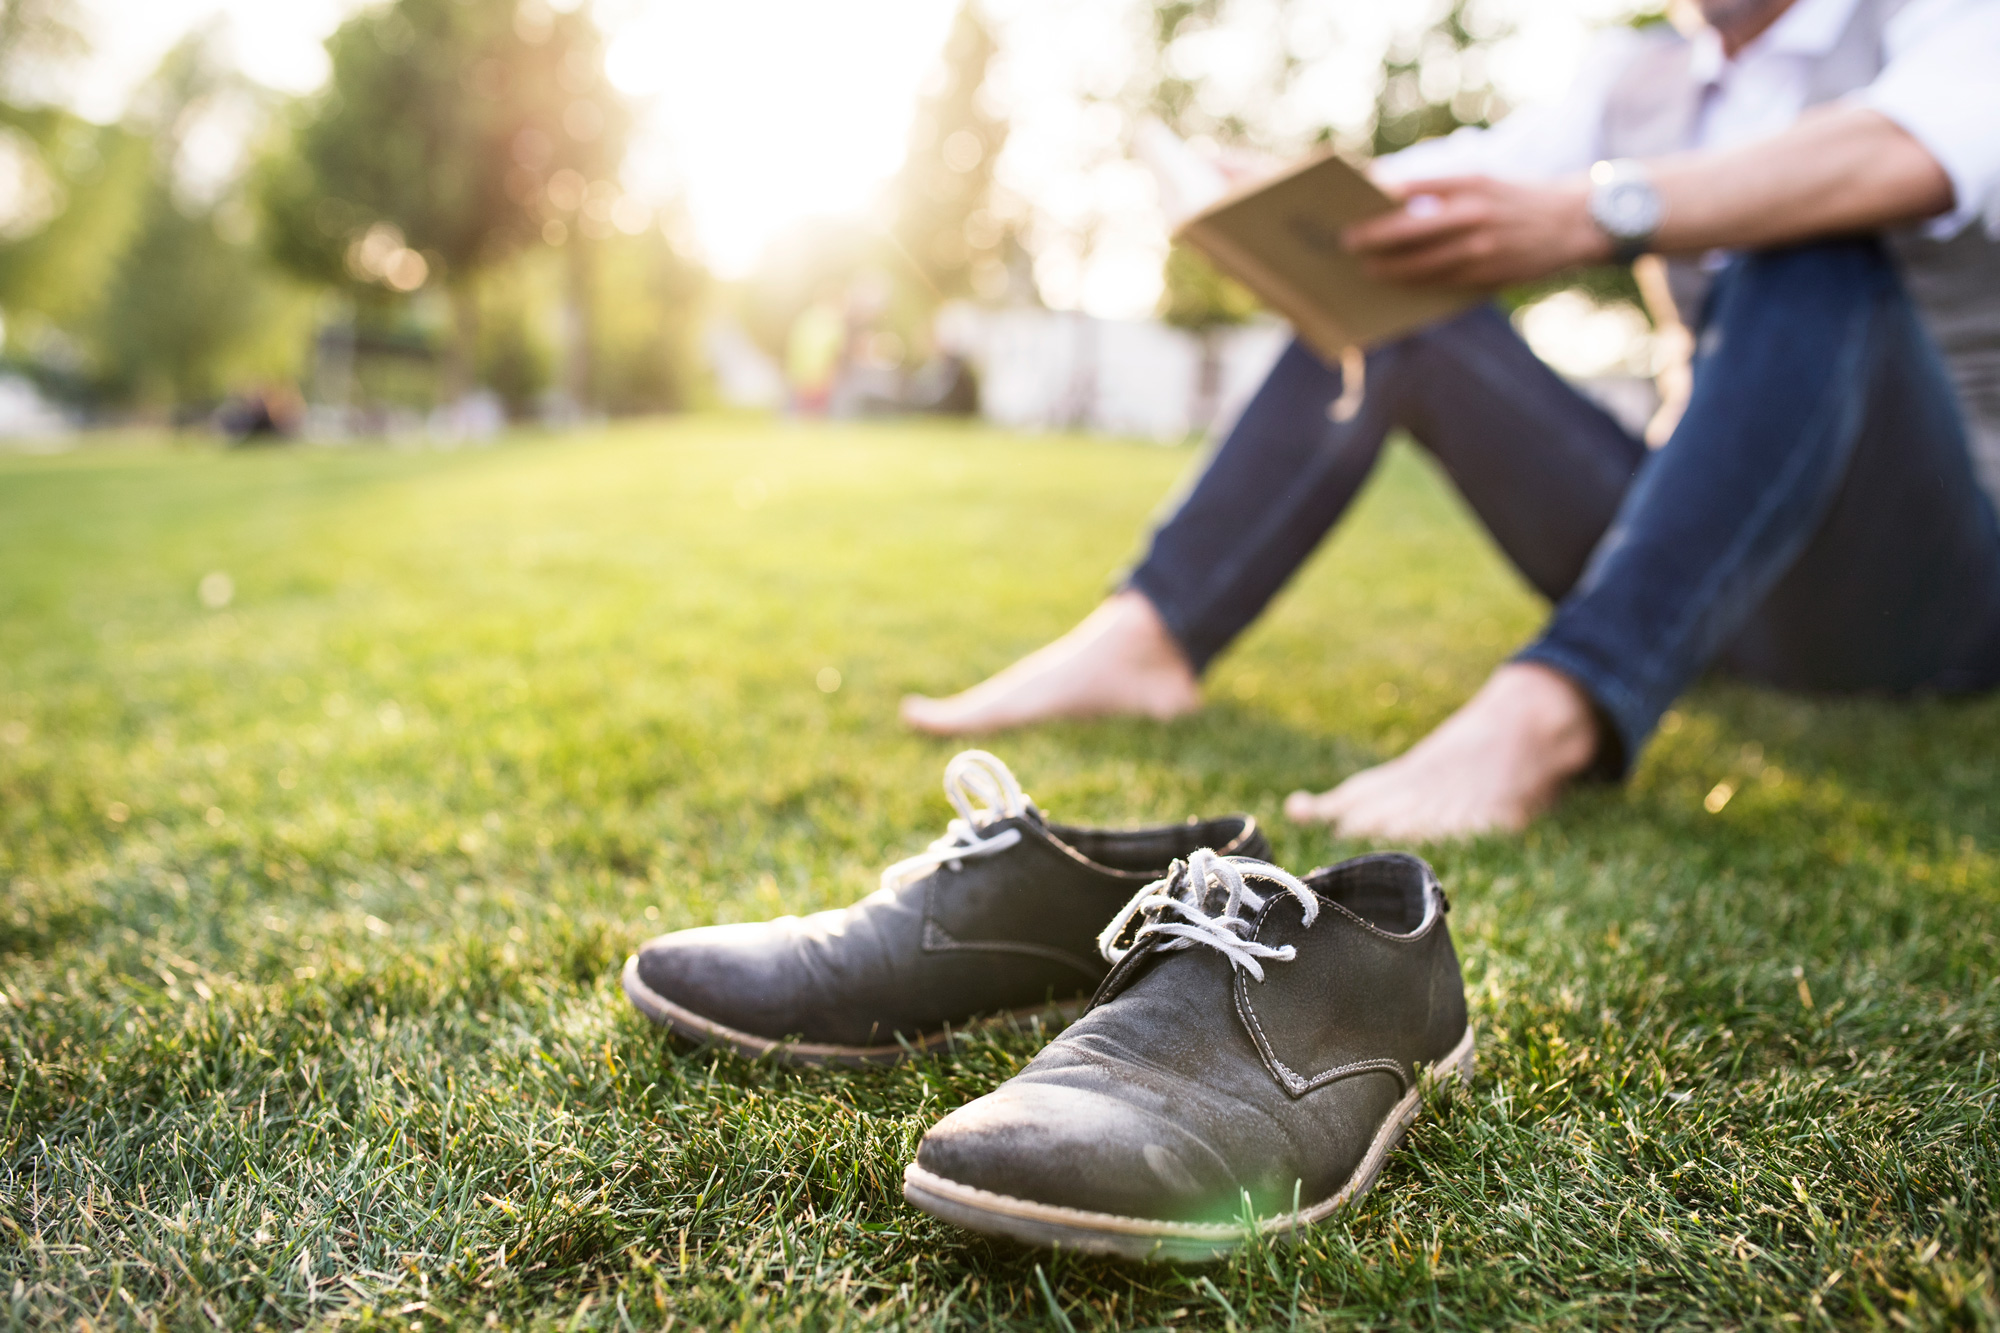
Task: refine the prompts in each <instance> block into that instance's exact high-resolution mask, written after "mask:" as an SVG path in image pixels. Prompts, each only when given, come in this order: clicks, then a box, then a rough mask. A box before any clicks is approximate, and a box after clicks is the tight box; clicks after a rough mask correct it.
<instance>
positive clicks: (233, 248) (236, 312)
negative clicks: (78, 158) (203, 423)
mask: <svg viewBox="0 0 2000 1333" xmlns="http://www.w3.org/2000/svg"><path fill="white" fill-rule="evenodd" d="M215 38H216V34H215V32H214V30H210V31H208V32H204V33H197V34H196V35H194V36H192V37H190V38H188V39H186V40H185V41H183V42H181V43H180V44H179V45H178V46H176V47H175V48H174V49H173V50H172V51H171V52H169V53H168V55H167V57H166V58H165V60H163V61H162V62H161V65H160V68H159V70H158V72H156V73H155V74H154V75H153V77H152V78H151V79H150V80H149V81H148V82H147V84H146V85H145V86H144V87H143V88H142V89H141V90H140V93H139V96H138V97H137V98H136V99H135V104H134V107H133V111H132V113H131V115H130V116H129V117H128V125H129V126H131V127H132V128H135V129H137V130H139V131H140V132H141V133H142V134H143V136H144V138H145V141H146V143H147V146H148V148H149V150H150V151H149V153H148V158H147V160H148V170H147V173H146V176H145V184H144V188H143V190H142V191H141V194H140V199H139V206H138V215H137V219H136V226H135V228H134V231H133V234H132V236H131V239H130V241H129V243H128V244H127V245H126V246H124V247H123V249H122V253H119V254H118V257H117V262H116V264H115V266H114V267H113V268H112V269H111V271H110V273H109V274H108V276H107V280H106V281H105V283H104V285H103V288H102V290H101V291H100V293H99V294H98V299H97V300H96V301H95V302H94V303H93V306H92V309H91V311H90V313H89V315H88V316H87V317H86V318H84V319H83V320H81V321H79V322H78V327H79V328H80V330H81V331H82V332H83V333H84V335H85V338H86V340H87V345H88V346H89V347H90V349H91V353H92V359H93V361H94V363H95V370H94V375H95V379H96V380H97V382H98V384H99V386H100V389H101V390H102V391H103V392H104V393H105V394H106V395H107V396H108V397H109V398H111V399H113V400H115V401H122V402H130V403H137V404H140V405H142V406H147V407H151V408H153V409H156V410H165V409H169V408H172V407H176V406H180V405H186V404H195V403H206V402H212V401H214V400H215V399H217V398H219V397H221V396H222V395H223V394H224V393H226V392H228V391H230V390H232V389H238V388H244V387H249V386H253V385H255V384H257V383H259V382H262V381H272V380H284V381H290V380H293V379H295V378H296V377H297V374H298V372H299V369H300V363H301V361H302V359H303V356H304V353H305V350H306V341H307V334H308V331H309V326H310V319H311V313H312V306H311V300H310V297H309V295H308V294H307V293H306V292H305V291H304V290H303V289H302V288H300V287H299V286H298V285H297V284H295V283H293V282H291V281H288V280H287V279H286V278H285V277H284V276H283V275H282V274H279V273H276V272H274V271H272V269H271V268H270V266H269V264H268V262H267V261H266V260H265V257H264V255H263V252H262V250H261V248H260V247H259V246H258V245H257V244H256V234H255V228H256V222H255V217H254V215H253V214H252V213H251V211H250V209H249V207H248V206H247V204H246V201H245V200H244V198H243V196H242V179H241V175H240V170H238V169H237V168H236V165H235V164H233V163H232V162H230V161H229V160H228V159H227V158H224V159H222V160H219V161H218V160H206V159H205V158H204V155H203V154H202V153H201V152H199V151H197V150H196V148H195V144H194V140H195V138H196V136H197V135H199V134H201V132H202V129H203V127H204V126H205V125H214V124H217V123H221V124H223V125H225V126H227V125H233V126H235V127H236V128H237V129H238V130H239V132H249V127H251V126H254V125H255V124H257V123H259V122H261V121H266V120H267V119H268V117H267V113H268V110H269V106H270V102H271V98H270V96H269V95H268V94H267V93H265V92H264V91H263V90H262V89H259V88H258V87H256V86H255V85H254V84H252V83H250V82H249V81H248V80H247V79H245V78H244V77H243V76H242V75H241V74H238V73H237V72H236V71H235V70H234V69H233V68H231V67H230V66H229V65H228V63H227V62H226V60H225V59H224V58H223V56H222V54H221V53H220V51H219V50H218V43H217V41H216V39H215Z"/></svg>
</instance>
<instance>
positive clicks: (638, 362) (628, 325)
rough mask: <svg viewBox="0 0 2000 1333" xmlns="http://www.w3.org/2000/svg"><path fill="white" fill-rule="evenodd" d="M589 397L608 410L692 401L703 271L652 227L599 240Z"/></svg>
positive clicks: (654, 408)
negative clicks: (593, 351) (593, 346)
mask: <svg viewBox="0 0 2000 1333" xmlns="http://www.w3.org/2000/svg"><path fill="white" fill-rule="evenodd" d="M592 281H593V282H594V283H595V285H596V292H595V296H596V298H597V299H596V300H594V301H593V302H592V303H591V308H592V309H593V311H594V312H595V324H596V327H595V328H594V330H593V342H594V343H595V352H596V354H595V355H594V356H593V358H592V361H591V373H592V383H591V384H590V386H589V388H590V401H592V402H593V403H595V404H597V405H598V406H600V407H602V408H603V409H604V410H605V411H607V412H615V413H633V412H662V411H674V410H678V409H680V408H685V407H688V406H690V405H692V403H693V401H694V399H695V397H696V394H697V385H696V383H695V379H694V374H693V367H694V366H696V365H697V364H699V362H700V359H701V352H700V348H699V346H698V342H699V338H700V331H701V330H700V324H699V320H698V314H699V312H700V311H701V310H702V309H703V307H704V304H705V303H704V301H703V296H704V293H705V292H706V289H707V286H708V276H707V273H706V271H705V270H704V269H703V268H702V267H701V266H700V265H699V264H697V263H695V262H694V261H692V260H690V259H688V258H687V257H686V256H685V255H683V254H682V253H681V252H680V250H679V249H678V248H677V247H676V246H675V245H674V243H673V241H672V239H671V238H670V237H669V236H668V235H667V233H666V232H665V231H664V230H663V229H662V228H661V227H659V226H648V227H645V228H643V229H641V230H639V231H638V232H637V234H636V235H626V234H623V233H621V234H619V235H616V236H613V237H610V238H608V239H607V240H605V241H603V242H602V243H601V244H600V246H599V247H598V253H597V264H596V266H595V272H594V273H593V274H592Z"/></svg>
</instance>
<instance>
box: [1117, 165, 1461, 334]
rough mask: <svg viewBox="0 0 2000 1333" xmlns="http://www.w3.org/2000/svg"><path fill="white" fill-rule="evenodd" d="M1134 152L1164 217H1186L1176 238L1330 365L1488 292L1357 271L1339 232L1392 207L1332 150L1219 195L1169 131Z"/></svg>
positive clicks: (1214, 175) (1218, 178) (1215, 177)
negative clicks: (1153, 181) (1153, 179)
mask: <svg viewBox="0 0 2000 1333" xmlns="http://www.w3.org/2000/svg"><path fill="white" fill-rule="evenodd" d="M1135 147H1136V148H1137V149H1138V150H1139V153H1140V156H1141V157H1143V158H1144V159H1145V160H1146V161H1147V163H1148V164H1149V165H1151V166H1152V167H1153V169H1154V171H1155V173H1156V174H1157V175H1158V176H1159V177H1160V184H1161V197H1162V203H1163V204H1164V205H1165V206H1166V208H1167V209H1168V211H1169V216H1170V218H1171V217H1172V216H1173V215H1174V214H1176V213H1183V214H1185V215H1186V216H1185V219H1184V220H1182V221H1181V222H1180V224H1179V226H1178V227H1176V228H1175V231H1174V236H1175V239H1176V240H1180V241H1185V242H1186V243H1187V244H1189V245H1191V246H1193V247H1194V248H1195V249H1196V250H1199V251H1200V252H1201V253H1202V254H1204V255H1206V256H1207V257H1208V259H1209V260H1210V261H1211V262H1212V263H1214V265H1215V266H1216V267H1217V268H1219V269H1221V270H1222V271H1223V272H1224V273H1226V274H1228V275H1229V276H1230V277H1232V278H1234V279H1236V280H1237V281H1238V282H1240V283H1242V284H1243V285H1244V286H1245V287H1248V288H1249V289H1250V290H1251V291H1253V292H1255V293H1256V294H1257V296H1258V297H1259V298H1260V299H1261V300H1263V302H1264V303H1265V304H1266V305H1268V306H1270V307H1271V308H1272V309H1273V310H1275V311H1277V312H1278V313H1279V314H1281V315H1283V316H1284V317H1285V318H1286V319H1289V320H1290V321H1291V322H1292V327H1293V328H1295V329H1296V330H1297V331H1298V334H1299V336H1300V337H1301V338H1303V339H1305V341H1306V342H1307V344H1308V345H1310V346H1311V347H1312V349H1313V350H1314V351H1316V352H1318V353H1319V354H1320V355H1321V356H1322V357H1323V358H1325V359H1326V360H1327V362H1328V363H1330V364H1332V363H1338V362H1342V361H1351V360H1353V359H1355V358H1354V351H1355V349H1357V348H1365V347H1368V346H1370V345H1371V344H1374V343H1378V342H1381V341H1383V340H1385V339H1388V338H1393V337H1396V336H1397V335H1399V334H1404V333H1408V332H1410V331H1411V330H1413V329H1418V328H1421V327H1423V326H1424V325H1426V324H1429V323H1432V322H1433V321H1436V320H1439V319H1442V318H1444V317H1445V316H1447V315H1452V314H1456V313H1457V312H1458V311H1460V310H1463V309H1465V308H1466V307H1468V306H1471V305H1473V304H1475V303H1477V302H1479V301H1481V300H1484V299H1486V297H1487V296H1488V295H1489V293H1488V292H1486V291H1485V290H1483V289H1480V288H1471V287H1428V286H1426V287H1407V286H1401V285H1398V284H1395V283H1388V282H1381V281H1378V280H1377V279H1374V278H1371V277H1369V276H1368V275H1367V274H1365V273H1363V272H1362V271H1361V261H1360V259H1359V258H1358V257H1357V256H1355V255H1352V254H1349V253H1348V252H1347V251H1346V250H1345V249H1344V248H1342V246H1341V243H1340V233H1341V231H1342V229H1344V228H1345V227H1347V226H1349V225H1350V224H1352V223H1356V222H1359V221H1361V220H1362V219H1363V218H1368V217H1373V216H1375V215H1376V214H1378V213H1386V212H1388V211H1390V210H1391V209H1393V208H1395V207H1397V204H1396V202H1395V201H1394V200H1393V199H1391V198H1389V196H1388V195H1386V194H1384V193H1383V192H1382V191H1381V189H1379V188H1378V187H1377V186H1376V185H1375V183H1374V182H1373V181H1371V180H1369V179H1368V177H1367V176H1365V175H1363V174H1362V173H1361V171H1360V170H1359V169H1357V168H1356V167H1354V166H1353V165H1352V164H1350V163H1349V162H1348V161H1347V160H1346V159H1344V158H1342V157H1341V156H1339V155H1338V154H1336V153H1326V154H1323V155H1321V156H1319V157H1315V158H1311V159H1309V160H1307V161H1305V162H1302V163H1299V164H1298V165H1296V166H1293V167H1290V168H1287V169H1286V170H1283V171H1280V172H1278V173H1277V174H1276V175H1274V176H1269V177H1267V178H1265V179H1263V180H1259V181H1257V182H1255V183H1254V184H1250V185H1247V186H1243V187H1241V188H1239V189H1236V190H1234V191H1230V190H1228V189H1227V188H1226V186H1224V187H1223V188H1222V190H1221V192H1220V193H1219V194H1218V193H1217V188H1216V187H1217V186H1218V185H1221V184H1222V181H1223V177H1222V174H1221V172H1220V171H1218V170H1217V169H1216V168H1215V167H1214V166H1213V165H1212V164H1208V163H1206V162H1205V161H1204V160H1203V159H1202V158H1201V156H1200V155H1199V154H1197V153H1196V152H1195V151H1194V150H1193V149H1192V148H1190V147H1189V146H1188V145H1187V144H1185V143H1183V142H1182V141H1181V140H1180V139H1178V138H1176V137H1175V136H1174V135H1173V134H1172V132H1171V131H1168V130H1167V129H1166V127H1165V126H1156V127H1155V128H1149V129H1146V130H1144V131H1143V132H1142V134H1141V135H1140V136H1139V137H1138V139H1137V140H1136V142H1135ZM1204 166H1205V167H1206V169H1207V173H1208V174H1206V175H1205V174H1204V173H1203V170H1202V168H1203V167H1204ZM1204 193H1206V194H1207V195H1208V197H1207V198H1203V197H1202V195H1203V194H1204ZM1190 206H1192V207H1190Z"/></svg>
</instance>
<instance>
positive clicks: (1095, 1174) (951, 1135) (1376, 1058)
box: [903, 852, 1473, 1259]
mask: <svg viewBox="0 0 2000 1333" xmlns="http://www.w3.org/2000/svg"><path fill="white" fill-rule="evenodd" d="M1446 910H1447V904H1446V901H1445V896H1444V892H1443V890H1442V889H1440V888H1439V887H1438V882H1437V878H1436V876H1434V875H1433V874H1432V873H1431V869H1430V867H1429V866H1427V865H1425V864H1424V863H1423V862H1422V861H1420V860H1418V859H1417V858H1416V857H1414V856H1405V855H1401V854H1399V853H1385V854H1381V855H1375V856H1364V857H1360V858H1358V859H1356V860H1353V861H1348V862H1345V863H1344V864H1341V865H1338V866H1334V867H1333V868H1332V869H1328V870H1315V871H1314V872H1312V873H1311V874H1310V875H1308V876H1306V878H1305V880H1304V881H1303V882H1301V881H1299V880H1297V879H1294V878H1293V877H1292V876H1290V875H1288V874H1286V873H1285V872H1284V871H1282V870H1280V869H1278V868H1277V867H1276V866H1272V865H1266V864H1263V863H1261V862H1257V861H1251V860H1247V859H1244V858H1239V857H1220V856H1216V855H1215V854H1213V853H1210V852H1197V853H1196V854H1195V855H1194V856H1193V857H1192V858H1191V865H1190V866H1176V867H1175V868H1174V871H1173V873H1172V874H1171V875H1170V876H1169V878H1168V879H1167V880H1165V881H1162V882H1161V883H1160V884H1158V885H1154V886H1151V887H1150V888H1149V889H1147V890H1146V891H1144V892H1142V893H1141V894H1140V895H1139V896H1138V897H1136V898H1135V899H1134V901H1133V903H1132V904H1131V905H1130V907H1129V908H1128V909H1127V910H1126V911H1125V912H1121V913H1120V914H1119V916H1118V917H1117V918H1116V919H1115V920H1114V921H1113V922H1112V925H1111V926H1110V927H1109V928H1107V930H1106V932H1105V937H1104V944H1105V952H1106V954H1107V955H1109V956H1115V957H1116V958H1117V959H1118V962H1117V965H1116V966H1115V967H1114V968H1113V969H1112V971H1111V974H1110V975H1109V976H1107V977H1106V978H1105V980H1104V984H1103V985H1102V986H1101V987H1100V988H1099V989H1098V992H1097V996H1096V998H1095V1000H1094V1001H1093V1002H1092V1007H1091V1009H1090V1010H1089V1012H1087V1013H1086V1014H1085V1015H1084V1016H1083V1017H1082V1018H1081V1019H1079V1020H1078V1021H1077V1022H1076V1023H1074V1024H1072V1025H1071V1026H1070V1027H1069V1028H1068V1029H1067V1030H1065V1031H1064V1032H1063V1034H1062V1035H1061V1036H1059V1037H1057V1038H1056V1040H1055V1041H1054V1042H1053V1043H1051V1044H1050V1045H1049V1046H1047V1047H1046V1048H1044V1049H1043V1051H1042V1052H1041V1054H1039V1055H1037V1056H1036V1057H1035V1058H1034V1060H1033V1061H1031V1062H1030V1063H1029V1064H1028V1066H1027V1067H1026V1068H1025V1069H1023V1070H1022V1071H1021V1072H1020V1073H1019V1074H1018V1075H1016V1076H1015V1077H1013V1078H1011V1079H1009V1080H1008V1081H1007V1082H1005V1083H1003V1084H1001V1085H1000V1087H999V1088H997V1089H995V1090H994V1091H993V1092H991V1093H989V1094H987V1095H986V1096H984V1097H981V1098H979V1099H978V1100H977V1101H974V1102H971V1103H969V1104H967V1105H965V1106H962V1107H960V1108H959V1109H958V1110H956V1111H953V1112H952V1113H951V1114H950V1115H948V1116H946V1117H945V1118H944V1119H943V1120H941V1121H939V1122H938V1123H937V1124H936V1125H934V1126H933V1127H932V1128H931V1131H930V1133H928V1134H926V1135H925V1136H924V1139H923V1142H922V1144H921V1145H920V1146H919V1147H918V1149H917V1160H916V1161H915V1162H914V1163H912V1164H911V1165H910V1167H909V1168H908V1169H907V1170H906V1171H905V1172H904V1175H903V1197H904V1198H906V1199H908V1200H909V1201H910V1202H911V1203H913V1204H915V1205H916V1206H917V1207H919V1208H921V1209H923V1210H924V1211H925V1212H927V1213H930V1214H932V1215H934V1216H936V1217H941V1218H943V1219H944V1220H946V1221H948V1222H953V1223H956V1224H958V1225H960V1226H963V1227H969V1228H971V1229H972V1230H974V1231H983V1232H987V1233H989V1234H992V1235H997V1236H1007V1237H1011V1238H1013V1239H1015V1240H1020V1241H1025V1242H1027V1243H1029V1244H1034V1245H1049V1246H1056V1247H1059V1248H1061V1249H1066V1250H1068V1249H1075V1250H1086V1251H1091V1252H1094V1253H1099V1254H1116V1255H1123V1256H1126V1257H1128V1258H1138V1259H1208V1258H1214V1257H1216V1256H1218V1255H1221V1254H1223V1253H1225V1252H1227V1251H1228V1250H1231V1249H1233V1248H1235V1247H1236V1246H1238V1245H1240V1244H1242V1243H1243V1241H1244V1240H1245V1239H1246V1238H1247V1236H1248V1227H1249V1221H1248V1219H1247V1216H1246V1209H1247V1213H1248V1215H1251V1216H1254V1217H1255V1219H1256V1225H1257V1226H1258V1228H1259V1229H1260V1230H1264V1231H1276V1232H1282V1231H1286V1230H1289V1229H1291V1228H1293V1227H1297V1226H1301V1225H1304V1224H1306V1223H1310V1222H1315V1221H1317V1220H1319V1219H1320V1218H1322V1217H1325V1216H1327V1215H1328V1214H1329V1213H1331V1212H1333V1211H1334V1210H1335V1209H1337V1208H1339V1207H1340V1206H1341V1205H1343V1204H1345V1203H1347V1202H1348V1201H1349V1200H1351V1199H1353V1198H1355V1197H1356V1196H1358V1195H1360V1194H1361V1193H1363V1192H1364V1191H1366V1190H1367V1189H1368V1187H1369V1186H1370V1185H1371V1184H1373V1183H1374V1181H1375V1177H1376V1176H1377V1175H1378V1174H1380V1172H1381V1170H1382V1165H1383V1162H1384V1160H1385V1159H1386V1158H1387V1156H1388V1154H1389V1150H1390V1149H1391V1148H1393V1147H1394V1146H1395V1144H1396V1142H1397V1140H1398V1139H1400V1138H1401V1137H1402V1135H1403V1131H1404V1130H1405V1129H1406V1128H1407V1127H1408V1126H1409V1124H1410V1122H1411V1121H1412V1120H1413V1119H1415V1117H1416V1114H1417V1109H1418V1107H1419V1105H1420V1104H1421V1102H1422V1085H1423V1083H1424V1081H1425V1080H1426V1079H1427V1078H1429V1077H1431V1076H1433V1075H1438V1076H1446V1075H1448V1076H1452V1077H1457V1078H1460V1079H1464V1080H1466V1081H1468V1082H1469V1081H1470V1080H1471V1077H1472V1062H1473V1056H1472V1030H1471V1028H1470V1027H1468V1026H1467V1024H1466V1017H1465V986H1464V983H1463V982H1462V981H1461V980H1460V978H1459V971H1458V957H1457V955H1456V954H1455V953H1454V952H1453V951H1452V947H1451V935H1450V932H1449V931H1447V930H1446V928H1445V918H1444V914H1445V912H1446ZM1135 920H1136V921H1138V922H1139V929H1138V931H1137V932H1136V935H1135V937H1134V940H1133V943H1132V944H1131V946H1130V947H1129V948H1124V947H1121V946H1120V943H1119V941H1120V938H1121V936H1122V935H1123V934H1125V933H1126V932H1128V931H1129V930H1130V926H1131V923H1132V922H1133V921H1135Z"/></svg>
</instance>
